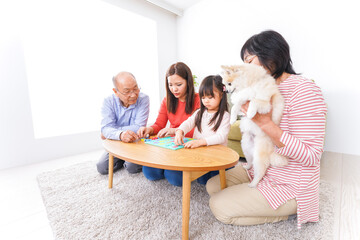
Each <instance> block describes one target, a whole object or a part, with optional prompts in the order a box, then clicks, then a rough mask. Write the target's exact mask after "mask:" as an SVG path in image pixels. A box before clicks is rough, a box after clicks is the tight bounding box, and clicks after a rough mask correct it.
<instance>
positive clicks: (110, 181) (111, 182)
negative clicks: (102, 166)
mask: <svg viewBox="0 0 360 240" xmlns="http://www.w3.org/2000/svg"><path fill="white" fill-rule="evenodd" d="M113 174H114V156H113V155H112V154H110V153H109V188H112V185H113Z"/></svg>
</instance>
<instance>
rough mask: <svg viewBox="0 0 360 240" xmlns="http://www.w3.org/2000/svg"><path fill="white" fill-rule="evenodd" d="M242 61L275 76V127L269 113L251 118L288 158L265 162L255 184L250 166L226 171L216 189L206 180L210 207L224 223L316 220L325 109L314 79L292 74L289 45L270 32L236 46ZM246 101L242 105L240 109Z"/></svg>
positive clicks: (277, 150)
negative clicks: (283, 162)
mask: <svg viewBox="0 0 360 240" xmlns="http://www.w3.org/2000/svg"><path fill="white" fill-rule="evenodd" d="M241 59H242V60H243V61H244V62H245V63H250V64H256V65H260V66H262V67H264V68H265V69H266V70H267V71H268V73H269V74H270V75H272V76H273V77H274V78H275V81H276V83H277V84H278V87H279V90H280V92H281V94H282V96H283V97H284V99H285V108H284V112H283V117H282V120H281V123H280V125H279V126H277V125H276V124H274V123H273V122H272V120H271V112H270V113H268V114H257V115H256V116H255V117H254V118H253V119H252V120H253V121H254V123H256V124H257V125H258V126H259V127H260V128H261V129H262V130H263V131H264V132H265V133H266V134H267V135H268V136H269V137H270V138H271V139H272V141H273V143H274V144H275V145H276V149H275V151H276V152H277V153H279V154H281V155H283V156H286V157H288V158H289V164H288V165H287V166H285V167H271V166H270V167H269V168H268V170H267V172H266V175H265V176H264V178H263V179H262V180H261V181H260V182H259V184H258V186H257V188H250V187H248V183H249V182H250V181H251V180H252V178H253V176H254V172H253V169H252V168H251V169H250V170H248V171H247V170H245V169H244V168H243V167H242V166H241V165H240V166H237V167H235V168H233V169H231V170H229V171H227V172H226V179H227V185H228V188H226V189H224V190H221V188H220V186H219V182H220V181H219V179H218V178H219V176H215V177H213V178H211V179H210V180H209V181H208V183H207V185H206V188H207V191H208V193H209V194H210V196H211V198H210V208H211V211H212V212H213V214H214V215H215V217H216V218H217V219H218V220H219V221H221V222H224V223H227V224H236V225H255V224H262V223H270V222H278V221H282V220H287V219H288V218H289V217H290V218H293V217H296V216H297V221H298V228H300V227H301V224H302V223H306V222H316V221H318V220H319V180H320V158H321V154H322V152H323V143H324V135H325V115H326V112H327V108H326V104H325V102H324V98H323V95H322V93H321V90H320V88H319V87H318V86H316V85H315V83H314V82H313V81H311V80H309V79H307V78H305V77H303V76H301V75H299V74H296V73H295V71H294V69H293V66H292V61H291V58H290V50H289V45H288V44H287V42H286V40H285V39H284V38H283V37H282V36H281V35H280V34H279V33H277V32H275V31H264V32H261V33H259V34H256V35H254V36H252V37H251V38H250V39H248V40H247V42H246V43H245V44H244V46H243V47H242V49H241ZM247 107H248V103H247V104H245V105H243V106H242V111H243V112H244V113H245V114H246V111H247Z"/></svg>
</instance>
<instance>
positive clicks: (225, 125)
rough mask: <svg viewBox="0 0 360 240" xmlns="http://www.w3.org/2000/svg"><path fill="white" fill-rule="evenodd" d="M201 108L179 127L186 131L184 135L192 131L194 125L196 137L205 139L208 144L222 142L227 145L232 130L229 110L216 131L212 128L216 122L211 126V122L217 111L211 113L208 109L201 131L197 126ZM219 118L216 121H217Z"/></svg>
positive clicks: (203, 117) (205, 112)
mask: <svg viewBox="0 0 360 240" xmlns="http://www.w3.org/2000/svg"><path fill="white" fill-rule="evenodd" d="M198 111H200V109H198V110H196V111H195V112H194V113H193V114H192V115H191V116H190V117H189V118H188V119H187V120H185V121H184V122H183V123H182V124H181V125H180V126H179V128H178V129H181V130H182V131H184V135H185V134H186V133H188V132H190V131H191V130H192V129H193V128H194V127H195V131H194V135H193V138H194V139H205V141H206V143H207V145H208V146H209V145H216V144H221V145H224V146H227V142H228V135H229V131H230V114H229V113H228V112H225V113H224V116H223V119H222V121H221V124H220V126H219V128H218V129H217V130H216V132H214V131H213V130H212V128H213V127H214V126H215V124H211V125H210V126H209V122H210V120H211V118H212V117H213V116H214V114H215V113H209V112H208V111H207V110H205V111H204V113H203V116H202V119H201V130H202V131H201V132H199V130H198V129H197V127H196V126H195V117H196V114H197V113H198ZM216 122H217V120H216V121H215V123H216Z"/></svg>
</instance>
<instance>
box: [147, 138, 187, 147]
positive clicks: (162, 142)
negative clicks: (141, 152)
mask: <svg viewBox="0 0 360 240" xmlns="http://www.w3.org/2000/svg"><path fill="white" fill-rule="evenodd" d="M174 138H175V137H164V138H158V137H156V138H150V139H145V141H144V142H145V143H146V144H150V145H154V146H158V147H163V148H167V149H171V150H178V149H180V148H183V147H184V146H183V145H175V143H174ZM191 140H194V139H193V138H187V137H185V138H184V143H186V142H189V141H191Z"/></svg>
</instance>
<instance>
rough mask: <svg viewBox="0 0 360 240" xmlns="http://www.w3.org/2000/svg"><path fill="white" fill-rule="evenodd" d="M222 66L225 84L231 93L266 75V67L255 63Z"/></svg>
mask: <svg viewBox="0 0 360 240" xmlns="http://www.w3.org/2000/svg"><path fill="white" fill-rule="evenodd" d="M221 68H222V69H223V72H222V78H223V84H224V85H225V86H226V90H227V91H228V92H229V93H234V92H237V91H240V90H241V89H244V88H246V87H249V86H251V85H252V84H254V83H255V82H257V81H260V79H262V78H263V77H264V76H265V75H266V71H265V69H264V68H263V67H261V66H257V65H255V64H247V63H245V64H242V65H232V66H224V65H223V66H221Z"/></svg>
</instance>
